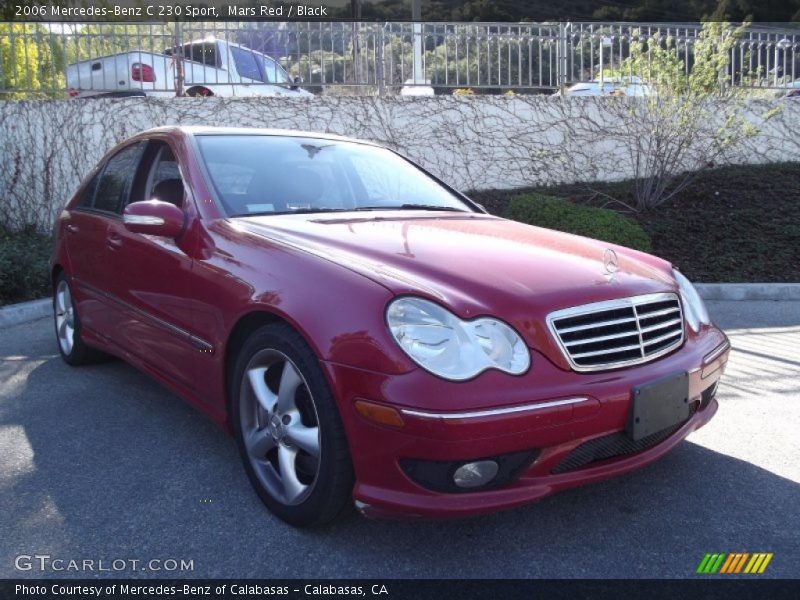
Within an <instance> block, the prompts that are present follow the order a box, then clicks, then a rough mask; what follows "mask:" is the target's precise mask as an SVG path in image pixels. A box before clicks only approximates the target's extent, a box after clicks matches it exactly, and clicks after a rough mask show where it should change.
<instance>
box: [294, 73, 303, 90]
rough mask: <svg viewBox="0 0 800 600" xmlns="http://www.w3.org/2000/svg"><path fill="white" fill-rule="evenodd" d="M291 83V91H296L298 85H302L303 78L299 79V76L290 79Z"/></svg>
mask: <svg viewBox="0 0 800 600" xmlns="http://www.w3.org/2000/svg"><path fill="white" fill-rule="evenodd" d="M292 83H293V84H294V85H293V86H292V89H293V90H296V89H297V88H298V87H300V84H301V83H303V78H302V77H300V76H296V77H293V78H292Z"/></svg>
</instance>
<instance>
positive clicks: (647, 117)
mask: <svg viewBox="0 0 800 600" xmlns="http://www.w3.org/2000/svg"><path fill="white" fill-rule="evenodd" d="M745 26H746V24H745V25H742V26H741V27H738V28H734V27H732V26H731V25H730V24H727V23H706V24H704V25H703V29H702V31H701V33H700V35H699V37H698V39H697V41H696V42H695V43H694V47H693V64H692V67H691V70H690V71H689V74H688V75H687V74H686V71H685V65H684V63H683V62H682V60H681V59H680V58H678V54H679V53H677V52H676V51H675V43H676V41H675V40H672V39H665V38H661V37H659V36H654V37H651V38H640V39H639V40H637V41H636V42H635V43H633V44H632V45H631V53H630V56H629V57H628V58H627V59H626V60H625V61H623V64H622V66H621V73H620V75H623V74H628V75H636V76H639V77H642V78H643V79H644V80H646V81H647V83H648V85H649V86H650V88H651V89H652V90H653V93H652V94H650V95H648V96H644V97H641V98H630V99H623V98H614V99H610V101H611V103H612V104H611V107H612V109H613V110H615V111H616V112H615V114H616V117H617V118H616V126H615V129H614V130H612V131H610V132H609V137H610V138H612V139H614V140H615V141H617V142H618V143H619V144H620V146H621V147H622V148H624V151H623V153H624V154H625V155H626V156H625V157H624V158H625V159H626V160H628V161H630V165H629V166H630V167H631V172H632V173H633V175H634V179H635V190H634V191H635V193H634V196H635V200H636V203H635V206H632V207H630V208H632V209H634V210H637V211H646V210H651V209H653V208H656V207H658V206H659V205H661V204H663V203H664V202H666V201H668V200H669V199H670V198H672V197H673V196H675V195H676V194H677V193H679V192H680V191H681V190H683V189H684V188H686V186H687V185H689V183H691V181H692V180H693V179H694V177H695V175H696V174H697V172H698V171H700V170H702V169H704V168H707V167H709V166H713V165H715V164H717V163H718V162H719V161H720V160H721V159H722V158H724V157H725V156H726V155H728V154H729V153H730V152H732V151H734V150H735V149H736V148H737V147H738V146H739V145H740V144H741V143H742V142H743V141H744V140H746V139H748V138H750V137H752V136H754V135H756V134H757V131H758V130H757V127H756V123H755V122H754V121H755V120H756V118H757V117H755V116H754V115H752V114H750V111H749V110H748V106H747V104H746V103H745V97H744V92H743V90H742V89H741V88H736V87H733V86H731V85H727V83H729V80H730V77H731V75H732V74H731V73H730V72H729V66H728V57H729V56H730V53H731V48H732V47H733V45H734V44H735V43H736V42H737V40H738V39H739V37H740V36H741V34H742V32H743V30H744V28H745ZM738 76H740V77H747V76H748V74H747V73H739V74H738ZM771 116H772V114H770V113H767V114H764V115H761V116H760V118H761V119H768V118H770V117H771Z"/></svg>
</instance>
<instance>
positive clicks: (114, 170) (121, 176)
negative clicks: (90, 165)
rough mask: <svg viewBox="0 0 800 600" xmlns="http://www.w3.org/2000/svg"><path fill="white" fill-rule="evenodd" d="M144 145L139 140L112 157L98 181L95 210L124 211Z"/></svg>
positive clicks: (93, 206)
mask: <svg viewBox="0 0 800 600" xmlns="http://www.w3.org/2000/svg"><path fill="white" fill-rule="evenodd" d="M143 146H144V144H143V143H142V142H138V143H136V144H133V145H131V146H128V147H127V148H124V149H123V150H121V151H119V152H118V153H117V154H115V155H114V156H112V157H111V159H110V160H109V161H108V163H107V164H106V167H105V169H103V173H102V175H101V176H100V180H99V181H98V183H97V190H96V192H95V194H94V203H93V204H92V208H93V209H94V210H100V211H103V212H109V213H115V214H119V213H120V212H121V211H122V207H123V206H125V200H126V198H127V196H128V194H129V193H130V188H131V181H132V180H133V176H134V174H135V172H136V167H137V165H138V163H139V157H140V156H141V153H142V148H143Z"/></svg>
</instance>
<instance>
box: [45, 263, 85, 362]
mask: <svg viewBox="0 0 800 600" xmlns="http://www.w3.org/2000/svg"><path fill="white" fill-rule="evenodd" d="M62 281H65V282H66V283H67V286H68V287H69V295H70V302H72V311H73V315H74V319H75V322H74V329H73V332H72V350H71V351H70V353H69V354H67V353H66V352H64V349H63V348H62V347H61V342H60V341H59V339H58V324H57V323H56V295H57V294H58V286H59V285H60V284H61V282H62ZM53 327H54V328H55V334H56V346H58V353H59V354H60V355H61V358H63V359H64V362H65V363H67V364H68V365H72V366H78V365H82V364H84V363H86V362H87V359H88V355H89V348H88V347H87V346H86V344H84V343H83V339H82V338H81V330H82V326H81V319H80V317H79V316H78V309H77V306H76V304H75V296H74V295H73V289H72V282H71V281H70V278H69V277H68V276H67V274H66V273H64V272H61V273H60V274H59V275H58V277H56V280H55V282H54V283H53Z"/></svg>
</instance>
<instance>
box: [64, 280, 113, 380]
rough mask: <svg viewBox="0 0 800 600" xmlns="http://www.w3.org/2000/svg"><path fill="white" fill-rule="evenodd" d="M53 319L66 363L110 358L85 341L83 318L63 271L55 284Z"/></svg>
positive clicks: (75, 364)
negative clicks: (79, 314) (82, 332)
mask: <svg viewBox="0 0 800 600" xmlns="http://www.w3.org/2000/svg"><path fill="white" fill-rule="evenodd" d="M53 320H54V323H55V328H56V342H57V344H58V352H59V353H60V354H61V358H63V359H64V362H65V363H67V364H68V365H72V366H73V367H77V366H80V365H88V364H92V363H96V362H102V361H104V360H108V358H109V356H108V355H107V354H105V353H104V352H101V351H100V350H96V349H95V348H92V347H90V346H87V345H86V343H84V341H83V337H82V336H81V329H82V327H81V319H80V317H79V316H78V310H77V308H76V307H75V300H74V299H73V297H72V288H71V287H70V282H69V277H67V275H66V273H63V272H62V273H60V274H59V276H58V277H57V278H56V281H55V285H54V286H53Z"/></svg>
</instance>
